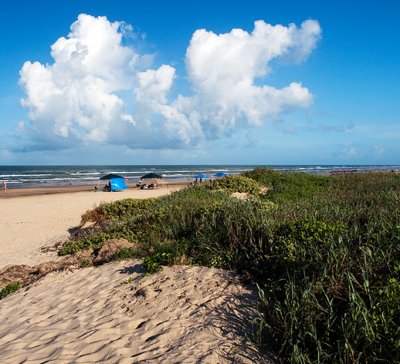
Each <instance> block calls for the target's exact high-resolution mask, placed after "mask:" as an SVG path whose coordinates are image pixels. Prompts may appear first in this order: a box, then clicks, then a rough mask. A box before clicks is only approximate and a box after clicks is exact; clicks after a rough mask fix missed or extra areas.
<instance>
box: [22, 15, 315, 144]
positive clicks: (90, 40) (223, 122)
mask: <svg viewBox="0 0 400 364" xmlns="http://www.w3.org/2000/svg"><path fill="white" fill-rule="evenodd" d="M320 34H321V30H320V27H319V24H318V22H316V21H314V20H307V21H305V22H303V23H302V25H301V27H300V28H298V27H296V26H295V25H294V24H291V25H289V26H287V27H285V26H283V25H275V26H273V25H270V24H267V23H265V22H264V21H262V20H259V21H256V22H255V23H254V29H253V31H252V32H251V33H249V32H247V31H244V30H242V29H233V30H232V31H231V32H229V33H225V34H215V33H213V32H211V31H207V30H205V29H200V30H197V31H195V33H194V34H193V36H192V39H191V41H190V44H189V46H188V48H187V50H186V70H187V76H188V77H187V78H188V80H189V82H190V86H191V89H192V90H193V92H192V94H191V95H181V94H179V93H178V95H177V96H176V97H175V98H174V99H170V94H171V90H172V88H173V86H174V80H175V78H176V70H175V68H174V67H172V66H170V65H161V66H159V67H158V68H157V67H156V68H151V62H152V61H153V57H152V56H151V55H146V54H139V53H138V52H137V51H136V50H135V49H134V48H133V47H132V46H128V45H126V44H128V43H129V42H125V40H126V39H129V40H130V41H134V40H135V39H137V38H138V37H136V35H135V34H134V31H133V28H132V27H131V26H130V25H129V24H126V23H123V22H110V21H109V20H108V19H107V18H106V17H93V16H91V15H86V14H81V15H79V17H78V19H77V20H76V21H75V22H74V23H73V24H72V25H71V28H70V33H69V34H68V35H67V36H66V37H61V38H59V39H58V40H57V41H56V42H55V43H54V44H53V45H52V46H51V56H52V58H53V60H54V61H53V63H51V64H41V63H39V62H30V61H27V62H25V63H24V65H23V67H22V68H21V70H20V80H19V83H20V85H21V87H22V89H23V90H24V92H25V94H26V97H25V98H24V99H23V100H22V101H21V103H22V105H23V106H24V107H25V108H27V109H28V112H29V123H25V124H24V125H23V127H22V128H21V127H20V128H19V133H20V134H24V137H23V138H22V139H24V140H25V142H26V144H27V145H28V146H29V148H32V149H46V148H48V149H56V148H57V146H58V147H59V148H68V147H73V146H77V145H89V144H93V143H94V144H96V143H98V144H117V145H118V144H120V145H126V146H128V147H129V148H132V149H135V148H150V149H151V148H164V147H165V148H174V147H175V148H177V147H178V148H179V147H185V146H193V145H196V144H198V143H200V142H202V141H204V140H206V139H212V138H218V137H220V136H222V135H229V134H230V133H233V132H234V130H235V128H239V127H244V128H249V127H255V126H260V125H262V124H263V123H265V122H267V121H268V120H269V119H273V118H276V117H278V116H279V115H280V114H282V113H284V112H288V111H291V110H292V109H296V108H307V107H308V106H309V105H310V104H311V103H312V100H313V96H312V94H311V93H310V91H309V90H308V89H307V88H306V87H304V86H302V84H301V83H299V82H291V83H290V84H288V85H287V86H285V87H283V88H280V89H278V88H275V87H272V86H270V85H267V84H266V83H265V79H266V78H267V76H268V74H269V72H270V62H271V61H272V60H273V59H276V58H279V57H282V58H286V59H289V60H291V61H292V62H294V63H298V62H301V61H304V60H305V59H306V58H307V56H308V55H309V54H310V52H311V51H312V50H313V49H314V47H315V45H316V43H317V41H318V39H319V37H320ZM27 140H28V141H29V142H28V141H27Z"/></svg>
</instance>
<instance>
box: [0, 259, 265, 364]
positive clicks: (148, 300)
mask: <svg viewBox="0 0 400 364" xmlns="http://www.w3.org/2000/svg"><path fill="white" fill-rule="evenodd" d="M255 297H256V295H255V293H254V291H252V290H251V289H250V288H249V287H245V286H243V285H241V284H240V282H239V281H238V278H237V277H236V276H235V275H234V274H232V273H228V272H225V271H221V270H217V269H208V268H204V267H185V266H176V267H164V269H163V270H162V271H161V272H159V273H156V274H154V275H144V274H143V271H142V267H141V265H140V264H139V262H138V261H132V262H118V263H110V264H106V265H104V266H101V267H99V268H85V269H80V270H77V271H74V272H63V273H51V274H49V275H48V276H46V277H45V278H44V279H43V280H41V281H39V282H37V283H35V284H34V285H33V286H32V287H30V288H27V289H22V290H21V291H19V292H17V293H15V294H13V295H11V296H8V297H6V298H5V299H3V300H1V301H0V312H1V320H0V362H1V363H25V362H26V363H39V362H46V363H75V362H76V363H99V362H101V363H103V362H104V363H213V364H214V363H232V362H234V363H254V362H266V358H262V357H260V356H259V355H258V354H257V353H256V351H255V350H254V348H253V346H252V345H251V344H250V343H249V342H248V341H246V340H245V337H246V335H249V334H250V332H251V328H250V327H249V326H248V325H247V326H246V325H243V323H245V322H249V320H251V318H252V317H254V315H255V312H254V300H255Z"/></svg>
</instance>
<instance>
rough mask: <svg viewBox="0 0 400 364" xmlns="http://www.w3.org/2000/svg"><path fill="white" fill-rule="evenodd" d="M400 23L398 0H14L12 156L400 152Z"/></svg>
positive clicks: (1, 74)
mask: <svg viewBox="0 0 400 364" xmlns="http://www.w3.org/2000/svg"><path fill="white" fill-rule="evenodd" d="M255 21H259V22H258V23H257V25H255V24H254V22H255ZM73 24H74V25H73ZM290 24H294V25H292V26H291V25H290ZM399 24H400V3H399V2H397V1H395V0H393V1H388V0H383V1H368V0H366V1H329V2H328V1H324V2H322V1H301V2H300V1H281V2H279V3H278V2H272V1H252V0H249V1H246V2H242V1H208V0H207V1H201V2H189V1H168V2H166V1H146V2H137V1H127V0H125V1H122V0H114V1H112V2H111V1H101V0H100V1H99V0H97V1H84V0H80V1H74V0H69V1H66V0H61V1H51V0H41V1H39V0H36V1H29V2H26V1H19V0H16V1H13V2H4V4H2V8H1V12H0V27H1V28H0V47H1V53H0V80H1V82H0V83H1V87H0V125H1V129H0V164H400V160H399V155H400V143H399V141H400V116H399V115H400V82H399V81H400V47H399V44H400V30H399V28H398V25H399ZM71 26H72V27H73V28H71ZM233 29H236V31H234V30H233ZM51 47H52V48H51ZM51 49H52V51H51ZM35 62H36V63H35ZM21 100H22V101H21Z"/></svg>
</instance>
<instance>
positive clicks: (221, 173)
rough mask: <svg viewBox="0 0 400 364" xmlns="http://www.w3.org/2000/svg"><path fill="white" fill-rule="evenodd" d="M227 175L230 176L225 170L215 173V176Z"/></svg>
mask: <svg viewBox="0 0 400 364" xmlns="http://www.w3.org/2000/svg"><path fill="white" fill-rule="evenodd" d="M226 176H229V174H228V173H225V172H217V173H214V177H226Z"/></svg>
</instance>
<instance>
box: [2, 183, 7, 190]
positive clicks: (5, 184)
mask: <svg viewBox="0 0 400 364" xmlns="http://www.w3.org/2000/svg"><path fill="white" fill-rule="evenodd" d="M2 188H3V191H7V181H3V183H2Z"/></svg>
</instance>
